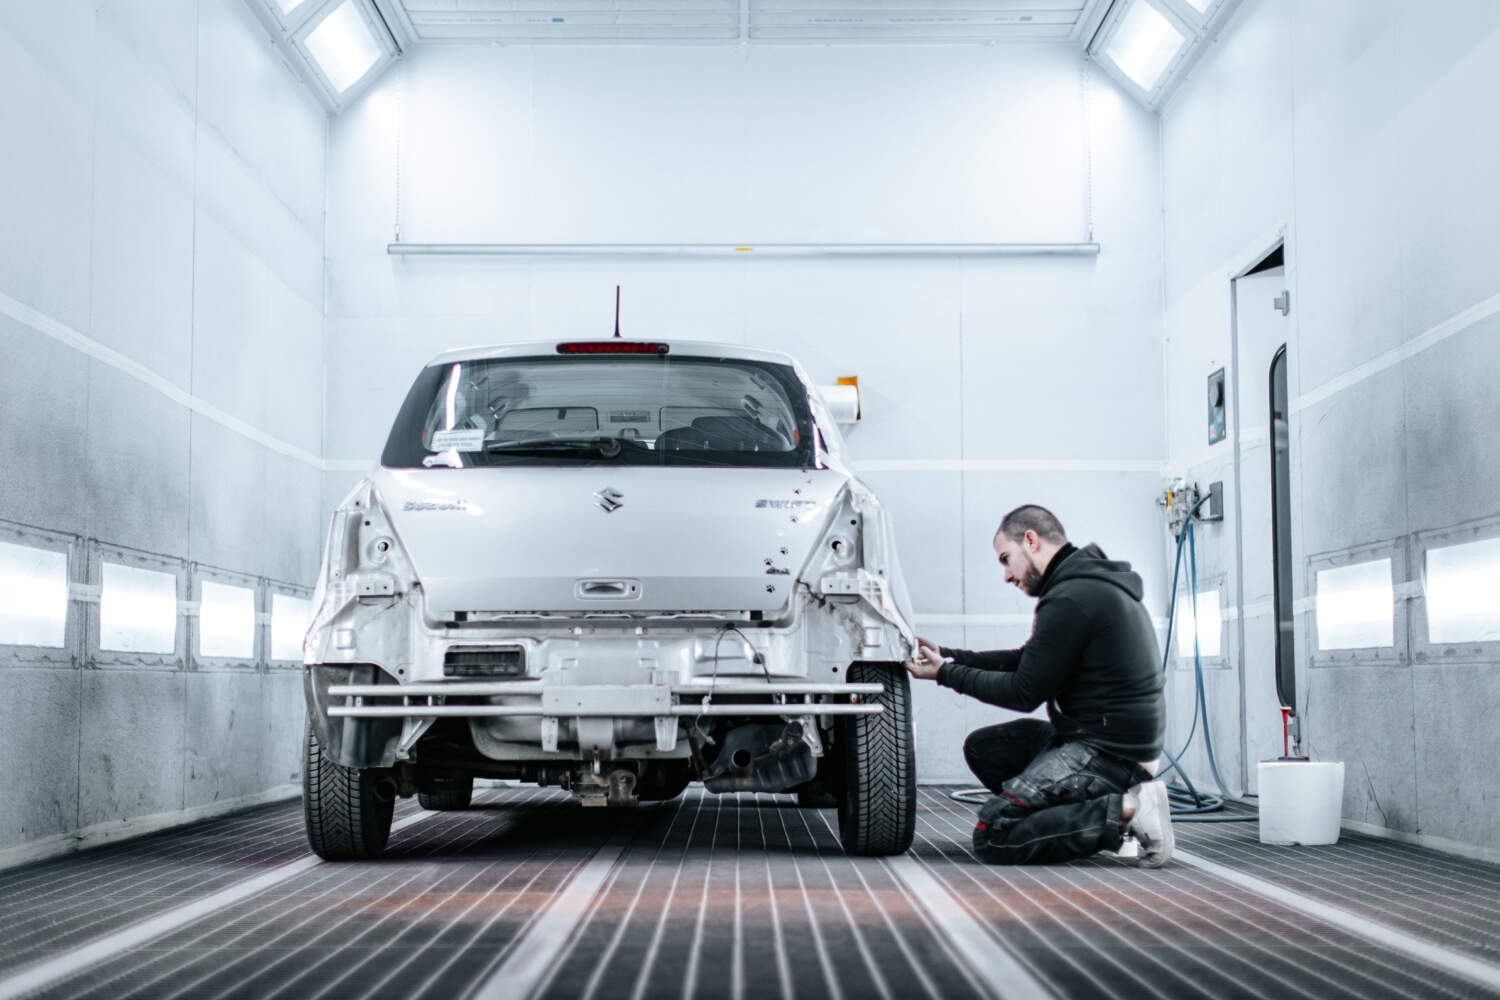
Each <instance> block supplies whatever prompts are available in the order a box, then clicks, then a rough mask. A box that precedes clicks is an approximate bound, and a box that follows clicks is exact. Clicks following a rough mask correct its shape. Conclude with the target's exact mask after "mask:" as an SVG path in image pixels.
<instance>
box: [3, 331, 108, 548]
mask: <svg viewBox="0 0 1500 1000" xmlns="http://www.w3.org/2000/svg"><path fill="white" fill-rule="evenodd" d="M0 358H4V359H5V368H4V372H3V375H0V377H3V378H4V383H3V384H4V387H5V388H4V391H3V392H0V427H3V428H5V432H4V433H0V468H3V469H6V470H9V472H8V474H6V475H3V476H0V516H3V517H5V518H8V519H10V520H14V521H20V522H22V523H24V524H33V525H41V526H47V525H53V526H57V525H81V524H83V523H85V521H86V519H87V517H88V500H89V492H88V486H87V483H86V481H85V480H84V479H83V477H81V476H79V475H78V470H79V469H81V468H83V467H84V464H85V461H86V458H87V454H88V438H87V434H88V405H87V400H88V389H89V383H88V380H89V359H88V358H86V357H84V356H83V355H81V354H79V353H78V352H77V351H74V350H73V349H72V348H69V347H64V346H62V345H61V344H59V343H57V342H55V341H52V340H48V339H41V338H38V337H37V335H36V334H35V333H34V332H33V331H32V330H31V329H30V328H28V327H25V326H22V325H21V324H19V323H16V322H14V321H13V320H11V319H10V318H9V317H5V316H0ZM75 530H77V529H76V528H75Z"/></svg>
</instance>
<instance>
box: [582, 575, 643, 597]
mask: <svg viewBox="0 0 1500 1000" xmlns="http://www.w3.org/2000/svg"><path fill="white" fill-rule="evenodd" d="M573 595H574V596H575V597H577V598H579V599H580V600H585V601H633V600H635V599H636V598H638V597H640V596H641V584H640V581H639V580H579V581H578V582H577V583H576V584H574V585H573Z"/></svg>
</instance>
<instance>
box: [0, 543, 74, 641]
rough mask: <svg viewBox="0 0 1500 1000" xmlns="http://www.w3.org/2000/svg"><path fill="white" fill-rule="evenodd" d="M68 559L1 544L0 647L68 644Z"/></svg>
mask: <svg viewBox="0 0 1500 1000" xmlns="http://www.w3.org/2000/svg"><path fill="white" fill-rule="evenodd" d="M67 623H68V556H67V554H66V553H64V552H53V551H51V550H49V549H34V548H32V547H31V546H29V545H12V544H11V543H10V542H0V643H3V644H5V645H8V646H52V647H57V648H61V647H62V646H64V645H66V644H67Z"/></svg>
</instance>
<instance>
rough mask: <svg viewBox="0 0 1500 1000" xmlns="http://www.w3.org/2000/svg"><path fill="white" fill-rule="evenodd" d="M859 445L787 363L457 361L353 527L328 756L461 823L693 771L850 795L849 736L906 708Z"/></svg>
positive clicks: (312, 636) (631, 795)
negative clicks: (470, 809) (541, 795)
mask: <svg viewBox="0 0 1500 1000" xmlns="http://www.w3.org/2000/svg"><path fill="white" fill-rule="evenodd" d="M837 447H838V445H837V431H836V429H835V428H834V427H833V425H832V422H831V421H830V420H828V418H827V413H826V411H825V410H823V409H822V407H821V403H820V402H819V400H818V398H817V395H816V392H815V390H813V389H812V387H811V386H810V385H809V383H808V382H807V380H806V378H805V376H804V375H802V373H801V372H800V371H799V370H798V369H797V368H796V366H795V363H793V362H791V361H790V359H787V358H785V357H784V356H779V355H774V354H771V353H770V352H761V351H755V350H752V349H746V348H740V347H727V346H724V345H697V344H680V345H679V344H672V345H668V344H636V343H634V342H624V341H599V342H583V343H576V344H557V345H554V344H547V345H540V346H539V345H519V346H515V347H509V348H503V349H496V350H491V351H473V352H454V353H453V354H450V355H447V356H444V357H442V358H439V359H438V360H437V361H435V362H434V363H433V364H432V365H429V366H428V367H427V368H426V369H424V370H423V372H422V373H421V374H420V375H419V377H418V379H417V381H416V383H415V385H414V386H413V388H412V390H411V392H410V393H409V394H408V397H407V400H406V402H405V403H404V404H403V406H402V409H401V411H400V413H399V414H398V416H397V419H396V422H395V426H394V428H393V430H392V432H391V436H390V439H389V442H388V444H387V446H386V448H385V451H384V454H383V456H382V462H381V468H380V469H379V470H377V471H376V472H375V473H374V474H373V475H372V476H371V477H370V478H369V479H368V480H366V481H365V482H363V483H362V484H361V485H360V486H359V487H358V488H356V490H355V491H354V492H353V493H352V494H351V495H350V496H349V497H348V498H347V499H346V500H345V502H344V503H343V504H341V505H340V507H339V510H338V511H337V512H336V514H335V516H334V520H333V524H332V526H331V530H330V536H329V545H328V552H327V556H326V557H325V567H324V575H323V579H322V581H321V583H320V592H319V595H318V598H317V604H318V610H317V612H316V616H315V620H314V623H313V626H312V628H311V630H310V632H309V635H308V642H307V646H306V662H307V664H308V669H307V694H308V703H309V710H310V713H309V714H310V719H311V727H310V735H309V740H310V741H316V743H317V745H318V749H319V753H320V754H321V755H322V756H323V757H324V758H326V759H327V761H329V762H330V763H331V764H332V765H334V766H337V767H340V768H345V769H349V770H352V771H355V772H362V773H368V774H370V775H373V776H374V777H373V779H372V780H373V781H375V782H376V784H377V785H379V786H380V787H381V788H382V789H383V791H384V793H386V794H389V795H394V794H402V793H410V792H413V791H415V792H417V793H418V794H420V795H422V796H423V801H424V804H433V803H439V804H443V803H446V804H448V805H449V806H450V807H451V806H452V805H454V804H458V803H461V802H466V801H467V789H468V788H469V787H470V786H471V784H472V779H473V778H474V777H475V776H490V777H507V778H518V779H521V780H527V781H537V782H541V783H544V784H557V785H562V786H563V787H567V788H570V789H572V790H573V791H574V792H575V793H576V794H578V796H579V797H580V798H581V799H582V800H583V801H584V802H585V803H587V804H627V803H629V802H632V801H635V800H636V799H638V798H665V797H670V796H671V795H675V794H677V793H678V792H680V791H681V789H682V787H683V786H684V785H686V783H687V782H688V781H689V780H692V779H698V780H702V781H704V783H705V785H706V786H707V787H708V788H709V789H710V790H713V791H735V790H748V791H801V792H803V793H805V794H806V795H814V794H816V793H818V792H821V791H829V792H835V793H837V792H838V789H839V787H840V783H841V782H844V781H845V775H844V774H843V772H845V771H846V770H847V767H845V766H844V765H842V764H839V763H837V761H838V760H841V759H842V758H841V757H840V756H839V753H838V751H839V750H840V749H842V748H839V747H835V746H833V744H837V743H838V742H839V739H840V734H841V733H842V732H844V731H845V729H847V728H848V727H849V726H856V727H857V726H860V725H866V726H867V725H869V724H871V723H870V719H871V718H872V717H877V716H880V715H882V714H884V713H887V712H888V711H889V709H890V707H891V705H890V702H891V698H892V697H895V696H897V695H899V696H901V697H902V698H904V692H905V677H904V675H903V674H900V672H899V670H890V669H889V665H890V664H891V663H894V662H895V661H898V660H900V659H902V658H904V657H905V656H906V655H907V654H908V653H909V649H910V641H911V635H910V629H909V626H907V625H906V618H905V615H904V614H903V613H902V612H901V610H900V607H899V604H900V603H901V601H903V600H904V597H903V595H901V594H900V587H899V569H898V567H896V565H895V562H894V549H893V547H892V546H891V544H890V539H889V529H888V525H887V523H886V521H885V518H884V516H883V513H882V512H880V511H879V509H878V503H876V502H875V501H874V498H873V496H872V495H870V494H869V493H868V491H867V490H865V489H864V488H863V487H862V486H861V485H860V484H859V483H858V482H857V481H856V480H854V479H853V478H852V477H851V476H850V475H849V473H848V471H847V469H845V468H844V467H843V466H842V464H841V463H840V461H839V459H838V455H837ZM869 662H880V663H884V664H885V665H886V666H885V667H884V668H879V669H877V670H876V672H875V673H874V674H871V673H870V668H868V667H866V666H862V664H866V663H869ZM882 671H883V672H882ZM851 673H853V674H858V675H859V676H858V677H851ZM897 687H898V688H899V692H893V688H897ZM902 704H903V706H904V700H903V703H902ZM903 711H904V708H903ZM875 724H879V723H875ZM904 724H905V726H906V728H907V730H908V731H909V719H906V720H905V723H904ZM906 742H907V744H908V751H909V735H908V738H907V740H906ZM907 756H908V757H909V752H908V754H907ZM310 822H312V821H311V820H310ZM908 839H909V838H908ZM893 846H896V845H893ZM899 846H902V847H903V848H904V845H899ZM877 853H878V852H877Z"/></svg>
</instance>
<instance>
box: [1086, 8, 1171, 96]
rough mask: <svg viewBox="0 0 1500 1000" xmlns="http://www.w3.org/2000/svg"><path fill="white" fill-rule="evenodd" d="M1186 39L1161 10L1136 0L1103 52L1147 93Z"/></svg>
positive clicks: (1153, 87)
mask: <svg viewBox="0 0 1500 1000" xmlns="http://www.w3.org/2000/svg"><path fill="white" fill-rule="evenodd" d="M1186 41H1187V39H1186V37H1184V35H1183V34H1182V32H1180V31H1178V30H1177V28H1176V27H1175V26H1174V25H1173V24H1172V22H1171V21H1169V20H1167V18H1166V16H1165V15H1163V14H1162V12H1161V11H1159V10H1157V9H1156V8H1155V7H1154V6H1152V5H1151V4H1149V3H1147V2H1146V0H1135V2H1134V3H1132V4H1131V5H1130V9H1129V10H1127V11H1126V12H1125V15H1124V17H1122V18H1121V19H1120V24H1119V27H1118V28H1116V29H1115V33H1114V36H1113V37H1112V38H1111V39H1110V42H1109V45H1108V47H1107V48H1106V49H1105V50H1104V54H1105V56H1107V57H1108V58H1109V59H1110V60H1111V61H1113V62H1114V64H1115V65H1116V66H1118V67H1119V69H1120V72H1122V73H1124V74H1125V75H1126V76H1128V77H1129V78H1130V79H1131V80H1132V81H1134V82H1135V84H1136V86H1138V87H1140V88H1141V89H1142V90H1144V91H1146V92H1147V93H1148V94H1149V93H1150V92H1151V91H1152V90H1154V89H1155V88H1156V85H1157V83H1159V82H1160V81H1161V78H1162V74H1163V73H1165V72H1166V69H1167V67H1168V66H1170V65H1171V64H1172V60H1173V59H1175V58H1176V57H1177V55H1178V53H1179V52H1181V51H1182V46H1183V44H1184V43H1185V42H1186Z"/></svg>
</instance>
